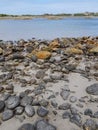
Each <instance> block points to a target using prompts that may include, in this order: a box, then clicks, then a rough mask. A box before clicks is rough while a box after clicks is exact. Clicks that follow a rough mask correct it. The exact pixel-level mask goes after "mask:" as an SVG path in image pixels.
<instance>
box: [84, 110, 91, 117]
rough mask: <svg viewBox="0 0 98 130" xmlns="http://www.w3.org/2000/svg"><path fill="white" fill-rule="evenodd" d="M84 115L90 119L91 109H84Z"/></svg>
mask: <svg viewBox="0 0 98 130" xmlns="http://www.w3.org/2000/svg"><path fill="white" fill-rule="evenodd" d="M84 115H87V116H91V117H92V115H93V112H92V110H91V109H86V110H85V111H84Z"/></svg>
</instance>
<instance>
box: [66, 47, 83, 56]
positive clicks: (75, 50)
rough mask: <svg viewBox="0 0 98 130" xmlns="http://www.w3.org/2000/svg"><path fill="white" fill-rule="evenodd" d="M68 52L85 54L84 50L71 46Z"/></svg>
mask: <svg viewBox="0 0 98 130" xmlns="http://www.w3.org/2000/svg"><path fill="white" fill-rule="evenodd" d="M67 52H68V53H70V54H79V55H81V54H83V51H82V50H80V49H77V48H70V49H68V50H67Z"/></svg>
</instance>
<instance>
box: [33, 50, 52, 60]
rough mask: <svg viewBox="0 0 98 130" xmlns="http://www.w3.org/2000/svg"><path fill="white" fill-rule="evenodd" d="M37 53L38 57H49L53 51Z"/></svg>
mask: <svg viewBox="0 0 98 130" xmlns="http://www.w3.org/2000/svg"><path fill="white" fill-rule="evenodd" d="M35 55H36V56H37V58H38V59H48V58H50V57H51V53H50V52H49V51H39V52H37V53H36V54H35Z"/></svg>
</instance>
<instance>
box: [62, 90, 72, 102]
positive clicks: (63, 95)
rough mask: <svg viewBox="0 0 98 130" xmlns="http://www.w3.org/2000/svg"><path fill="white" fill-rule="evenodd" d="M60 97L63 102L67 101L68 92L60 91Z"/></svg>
mask: <svg viewBox="0 0 98 130" xmlns="http://www.w3.org/2000/svg"><path fill="white" fill-rule="evenodd" d="M60 95H61V97H62V98H63V100H67V99H68V97H69V95H70V91H69V90H62V91H61V92H60Z"/></svg>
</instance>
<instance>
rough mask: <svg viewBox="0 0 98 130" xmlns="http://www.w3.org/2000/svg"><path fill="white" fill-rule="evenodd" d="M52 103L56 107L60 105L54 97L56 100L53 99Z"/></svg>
mask: <svg viewBox="0 0 98 130" xmlns="http://www.w3.org/2000/svg"><path fill="white" fill-rule="evenodd" d="M51 105H52V106H53V107H54V108H56V107H57V106H58V103H57V102H56V100H55V99H54V100H52V101H51Z"/></svg>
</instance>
